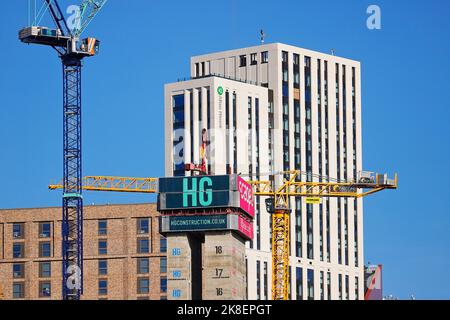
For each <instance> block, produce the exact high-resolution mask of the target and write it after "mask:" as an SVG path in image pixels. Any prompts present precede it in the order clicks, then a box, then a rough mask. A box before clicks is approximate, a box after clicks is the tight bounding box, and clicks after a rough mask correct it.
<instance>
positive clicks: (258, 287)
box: [256, 260, 261, 300]
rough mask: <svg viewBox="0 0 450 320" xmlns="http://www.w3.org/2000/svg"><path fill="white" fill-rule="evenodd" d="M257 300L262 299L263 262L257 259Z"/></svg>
mask: <svg viewBox="0 0 450 320" xmlns="http://www.w3.org/2000/svg"><path fill="white" fill-rule="evenodd" d="M256 300H261V262H260V261H258V260H257V261H256Z"/></svg>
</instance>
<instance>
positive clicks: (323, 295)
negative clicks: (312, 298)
mask: <svg viewBox="0 0 450 320" xmlns="http://www.w3.org/2000/svg"><path fill="white" fill-rule="evenodd" d="M324 280H325V279H324V273H323V271H320V300H325V282H324Z"/></svg>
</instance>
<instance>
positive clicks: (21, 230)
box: [12, 218, 150, 239]
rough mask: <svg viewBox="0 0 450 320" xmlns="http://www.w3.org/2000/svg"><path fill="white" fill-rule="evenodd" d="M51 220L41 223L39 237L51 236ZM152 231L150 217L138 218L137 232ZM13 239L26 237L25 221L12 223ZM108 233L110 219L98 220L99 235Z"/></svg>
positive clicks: (145, 232)
mask: <svg viewBox="0 0 450 320" xmlns="http://www.w3.org/2000/svg"><path fill="white" fill-rule="evenodd" d="M51 225H52V223H51V222H40V223H39V238H50V237H51V230H52V227H51ZM149 232H150V220H149V219H148V218H141V219H138V220H137V228H136V233H137V234H148V233H149ZM12 234H13V239H24V238H25V223H23V222H21V223H13V224H12ZM107 234H108V220H99V221H98V235H100V236H104V235H107Z"/></svg>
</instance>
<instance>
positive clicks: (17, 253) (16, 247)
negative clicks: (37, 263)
mask: <svg viewBox="0 0 450 320" xmlns="http://www.w3.org/2000/svg"><path fill="white" fill-rule="evenodd" d="M23 252H24V244H23V243H14V244H13V258H14V259H20V258H23V257H24V253H23Z"/></svg>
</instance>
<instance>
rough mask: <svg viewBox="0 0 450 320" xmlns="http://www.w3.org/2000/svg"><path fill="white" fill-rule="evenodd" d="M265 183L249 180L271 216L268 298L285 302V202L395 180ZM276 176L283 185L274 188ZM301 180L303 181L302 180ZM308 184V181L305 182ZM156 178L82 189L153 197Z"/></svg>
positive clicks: (108, 180) (362, 176)
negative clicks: (132, 193) (270, 272)
mask: <svg viewBox="0 0 450 320" xmlns="http://www.w3.org/2000/svg"><path fill="white" fill-rule="evenodd" d="M266 175H267V176H271V179H269V180H249V181H247V182H249V183H250V184H251V185H252V187H253V194H254V195H255V196H267V197H268V198H267V200H266V207H267V211H268V212H269V213H271V214H272V275H273V277H272V298H273V299H274V300H287V299H288V295H289V241H290V237H289V233H290V231H289V215H290V209H289V198H290V197H306V200H307V201H308V199H310V200H314V199H317V198H319V199H320V198H324V197H334V198H346V197H348V198H362V197H365V196H368V195H371V194H374V193H376V192H379V191H382V190H387V189H397V187H398V177H397V174H395V177H394V179H388V176H387V174H375V173H372V172H366V171H363V172H360V173H359V174H358V177H357V180H356V181H340V180H336V181H332V179H330V178H329V177H320V176H317V178H323V179H320V180H324V181H323V182H309V181H301V180H302V179H301V178H302V176H303V175H306V176H309V177H311V176H313V175H312V174H311V173H306V172H302V171H299V170H292V171H285V172H275V173H269V174H264V176H266ZM276 176H281V177H282V179H283V182H282V183H281V184H279V185H276V183H275V181H276V179H275V178H276ZM303 180H305V179H303ZM306 180H308V179H306ZM61 188H63V185H62V183H59V184H54V185H50V186H49V189H51V190H55V189H61ZM157 188H158V178H129V177H111V176H86V177H84V178H83V189H84V190H90V191H114V192H134V193H136V192H137V193H157Z"/></svg>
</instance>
